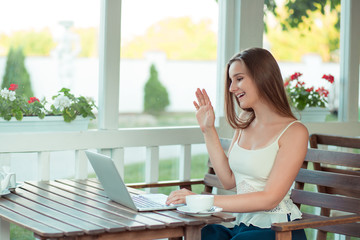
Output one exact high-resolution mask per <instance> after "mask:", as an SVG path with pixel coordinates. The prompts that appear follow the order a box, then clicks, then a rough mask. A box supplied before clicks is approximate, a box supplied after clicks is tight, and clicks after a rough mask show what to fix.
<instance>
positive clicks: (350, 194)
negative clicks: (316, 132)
mask: <svg viewBox="0 0 360 240" xmlns="http://www.w3.org/2000/svg"><path fill="white" fill-rule="evenodd" d="M309 163H312V164H313V165H315V164H320V165H326V166H327V167H326V169H324V168H321V169H311V168H309V167H310V164H309ZM342 167H347V168H353V169H358V168H360V154H356V153H349V152H337V151H328V150H319V149H311V148H310V149H308V152H307V155H306V158H305V161H304V164H303V167H302V168H301V169H300V171H299V174H298V175H297V177H296V180H295V181H296V185H295V189H293V190H292V193H291V199H292V200H293V202H294V203H295V204H297V205H298V206H300V207H303V206H304V205H308V206H313V207H318V208H321V209H323V211H321V213H320V214H319V215H318V216H317V217H323V218H324V220H326V217H328V216H329V215H330V214H329V213H330V212H331V211H332V210H335V211H341V212H342V213H343V214H346V215H348V214H360V175H359V173H358V172H356V171H353V170H342V171H338V168H342ZM307 184H314V185H315V186H317V189H318V191H317V192H314V191H313V190H311V189H309V188H307V187H306V185H307ZM308 189H309V190H308ZM319 189H320V190H321V191H319ZM302 210H303V209H302ZM325 212H326V213H327V215H325V214H324V213H325ZM304 217H305V218H314V217H315V218H316V216H314V213H304ZM318 229H319V230H320V231H319V233H323V234H318V236H317V239H318V240H319V239H326V233H327V232H333V233H338V234H343V235H347V236H355V237H360V230H359V229H360V223H351V224H342V225H332V226H326V227H319V228H318ZM324 233H325V234H324Z"/></svg>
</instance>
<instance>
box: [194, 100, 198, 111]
mask: <svg viewBox="0 0 360 240" xmlns="http://www.w3.org/2000/svg"><path fill="white" fill-rule="evenodd" d="M193 104H194V106H195V108H196V110H199V108H200V107H199V105H198V104H197V102H195V101H193Z"/></svg>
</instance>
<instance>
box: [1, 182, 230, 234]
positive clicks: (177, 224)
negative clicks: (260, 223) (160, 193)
mask: <svg viewBox="0 0 360 240" xmlns="http://www.w3.org/2000/svg"><path fill="white" fill-rule="evenodd" d="M129 191H130V192H131V193H133V194H142V193H143V192H142V191H141V190H138V189H131V188H129ZM0 217H1V218H2V219H3V220H5V221H8V222H12V223H14V224H17V225H19V226H21V227H24V228H26V229H28V230H30V231H32V232H34V235H35V236H36V237H37V238H39V239H49V238H51V239H58V240H60V239H68V238H70V239H72V238H74V239H79V240H82V239H84V240H85V239H113V238H118V239H135V238H136V237H141V239H153V238H165V237H169V238H174V237H175V238H177V237H180V236H184V239H187V240H193V239H198V238H199V236H200V230H201V228H202V227H203V226H204V225H206V224H211V223H221V222H229V221H233V220H235V218H234V217H233V216H232V215H229V214H226V213H216V214H214V215H213V216H208V217H193V216H189V215H185V214H182V213H180V212H177V211H176V210H165V211H150V212H137V211H134V210H132V209H129V208H127V207H125V206H122V205H120V204H118V203H116V202H113V201H111V200H109V199H108V198H107V197H106V195H105V193H104V191H103V188H102V186H101V184H100V183H99V182H98V181H97V179H87V180H66V179H62V180H56V181H40V182H37V181H28V182H25V183H24V184H23V185H22V186H21V187H18V188H17V189H16V190H15V191H14V192H12V193H11V194H8V195H5V196H2V198H0ZM0 234H1V233H0ZM0 237H1V236H0Z"/></svg>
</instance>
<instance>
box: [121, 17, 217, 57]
mask: <svg viewBox="0 0 360 240" xmlns="http://www.w3.org/2000/svg"><path fill="white" fill-rule="evenodd" d="M216 48H217V36H216V33H215V32H214V31H213V30H212V29H211V21H210V20H202V21H200V22H198V23H194V22H192V20H191V18H190V17H181V18H168V19H163V20H161V21H159V22H157V23H155V24H153V25H152V26H150V27H149V28H148V29H147V31H146V33H145V34H144V35H142V36H138V37H135V38H134V39H132V40H131V41H129V42H126V43H124V44H123V46H122V47H121V57H122V58H143V57H144V52H146V51H163V52H165V53H166V56H167V58H168V59H172V60H187V59H191V60H215V59H216Z"/></svg>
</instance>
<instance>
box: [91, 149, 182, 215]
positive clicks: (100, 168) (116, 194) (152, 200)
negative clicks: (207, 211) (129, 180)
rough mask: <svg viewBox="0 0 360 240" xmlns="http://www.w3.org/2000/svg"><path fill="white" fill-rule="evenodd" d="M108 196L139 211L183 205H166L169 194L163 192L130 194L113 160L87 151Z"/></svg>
mask: <svg viewBox="0 0 360 240" xmlns="http://www.w3.org/2000/svg"><path fill="white" fill-rule="evenodd" d="M85 153H86V156H87V157H88V159H89V161H90V163H91V165H92V167H93V169H94V171H95V174H96V176H97V178H98V179H99V181H100V183H101V184H102V186H103V188H104V191H105V194H106V196H108V198H110V199H111V200H113V201H115V202H117V203H120V204H121V205H124V206H126V207H128V208H131V209H134V210H137V211H154V210H168V209H175V208H177V207H178V206H181V205H166V204H165V202H166V199H167V197H168V196H167V195H165V194H161V193H146V194H140V195H136V194H130V193H129V191H128V190H127V188H126V186H125V183H124V181H123V179H122V178H121V176H120V174H119V172H118V171H117V169H116V167H115V164H114V162H113V160H112V159H111V158H110V157H108V156H105V155H102V154H99V153H94V152H90V151H85Z"/></svg>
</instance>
